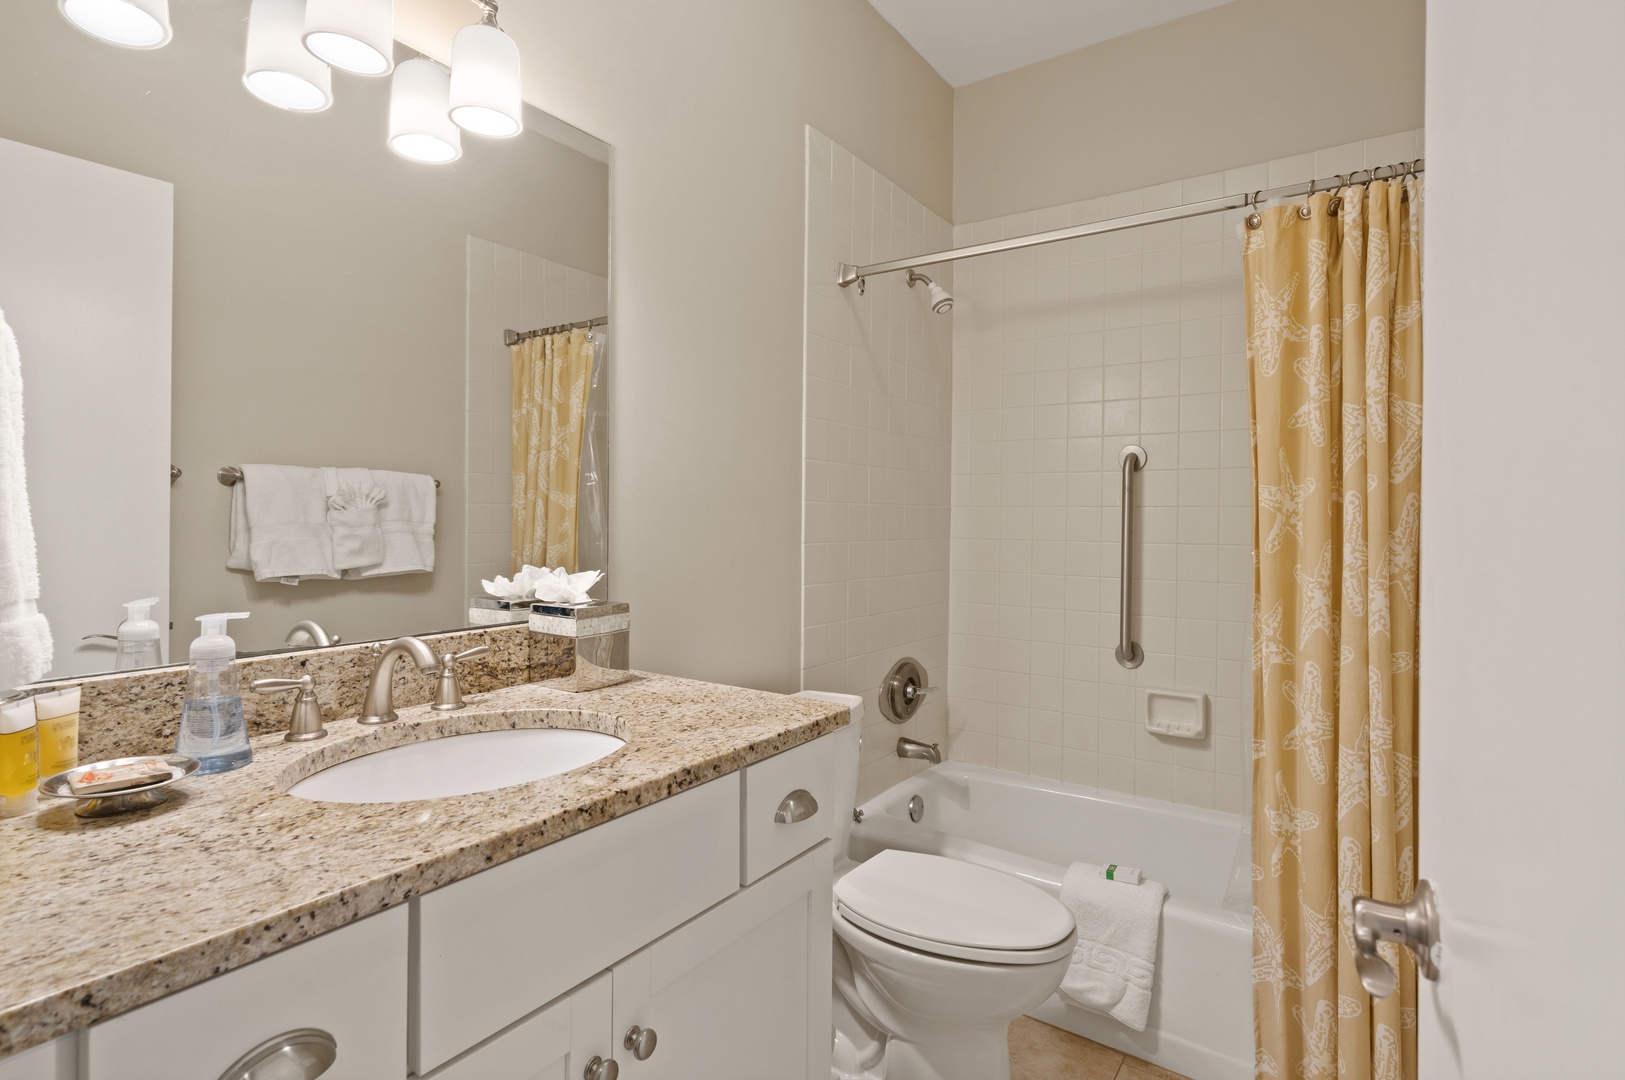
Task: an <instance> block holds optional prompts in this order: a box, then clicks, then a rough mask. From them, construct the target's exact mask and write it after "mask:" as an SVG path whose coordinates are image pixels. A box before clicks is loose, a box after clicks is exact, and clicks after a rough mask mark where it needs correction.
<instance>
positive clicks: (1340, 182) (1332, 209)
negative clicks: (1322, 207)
mask: <svg viewBox="0 0 1625 1080" xmlns="http://www.w3.org/2000/svg"><path fill="white" fill-rule="evenodd" d="M1349 175H1352V174H1345V173H1338V174H1337V188H1336V191H1337V194H1335V195H1333V196H1332V198H1331V201H1330V202H1328V203H1327V204H1326V213H1327V214H1329V215H1331V216H1332V217H1336V216H1337V212H1338V211H1339V210H1341V209H1343V195H1342V191H1343V189H1344V188H1346V187H1348V186H1349Z"/></svg>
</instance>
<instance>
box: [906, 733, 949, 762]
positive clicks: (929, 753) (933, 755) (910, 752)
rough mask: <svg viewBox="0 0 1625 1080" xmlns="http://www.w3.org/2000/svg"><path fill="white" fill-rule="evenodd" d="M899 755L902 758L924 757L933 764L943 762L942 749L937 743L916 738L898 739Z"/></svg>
mask: <svg viewBox="0 0 1625 1080" xmlns="http://www.w3.org/2000/svg"><path fill="white" fill-rule="evenodd" d="M897 756H898V757H900V758H923V759H924V760H926V761H929V762H930V763H931V764H933V765H941V764H942V751H941V750H939V749H938V748H937V744H936V743H934V742H933V743H924V742H919V741H917V740H915V739H907V738H899V739H898V740H897Z"/></svg>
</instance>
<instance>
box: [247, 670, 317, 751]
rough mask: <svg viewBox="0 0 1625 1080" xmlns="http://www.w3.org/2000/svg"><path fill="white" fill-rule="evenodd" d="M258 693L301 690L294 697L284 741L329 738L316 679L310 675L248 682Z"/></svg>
mask: <svg viewBox="0 0 1625 1080" xmlns="http://www.w3.org/2000/svg"><path fill="white" fill-rule="evenodd" d="M248 687H249V689H250V690H253V691H254V693H256V694H282V693H286V692H288V691H289V690H297V691H299V696H298V697H297V698H295V699H294V703H293V716H292V717H291V718H290V720H289V721H288V733H287V734H286V735H284V736H282V741H283V742H315V741H316V740H317V739H325V738H327V729H326V728H325V727H323V726H322V703H321V701H319V700H318V699H317V697H316V680H315V679H314V678H312V677H311V676H309V675H301V676H299V678H297V679H255V680H254V681H253V682H251V683H249V684H248Z"/></svg>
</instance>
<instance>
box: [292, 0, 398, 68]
mask: <svg viewBox="0 0 1625 1080" xmlns="http://www.w3.org/2000/svg"><path fill="white" fill-rule="evenodd" d="M305 48H307V49H309V50H310V51H311V53H312V54H313V55H315V56H316V57H317V58H318V59H320V60H322V61H324V62H326V63H329V64H332V65H333V66H334V67H336V68H338V69H339V70H340V71H348V72H350V73H351V74H352V75H388V74H389V73H390V72H391V71H392V70H394V67H395V4H394V0H307V3H306V5H305Z"/></svg>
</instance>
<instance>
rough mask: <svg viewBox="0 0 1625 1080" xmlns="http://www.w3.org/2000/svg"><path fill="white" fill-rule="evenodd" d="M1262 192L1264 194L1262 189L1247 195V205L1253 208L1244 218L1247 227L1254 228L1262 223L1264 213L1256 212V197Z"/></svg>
mask: <svg viewBox="0 0 1625 1080" xmlns="http://www.w3.org/2000/svg"><path fill="white" fill-rule="evenodd" d="M1262 194H1264V193H1263V191H1255V192H1253V193H1252V194H1251V195H1249V196H1247V205H1248V206H1250V207H1252V208H1253V212H1252V213H1250V214H1248V215H1247V217H1246V219H1245V220H1246V224H1247V228H1249V229H1256V228H1258V227H1259V226H1261V225H1263V224H1264V215H1262V214H1260V213H1259V212H1258V197H1259V196H1260V195H1262Z"/></svg>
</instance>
